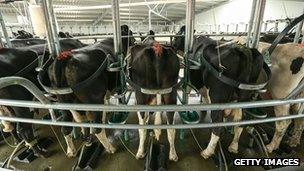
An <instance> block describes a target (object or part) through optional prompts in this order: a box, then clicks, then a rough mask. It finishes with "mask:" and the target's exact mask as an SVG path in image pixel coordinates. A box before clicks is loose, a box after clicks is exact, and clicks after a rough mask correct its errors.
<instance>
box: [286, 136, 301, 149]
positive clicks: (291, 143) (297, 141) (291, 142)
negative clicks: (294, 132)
mask: <svg viewBox="0 0 304 171" xmlns="http://www.w3.org/2000/svg"><path fill="white" fill-rule="evenodd" d="M288 144H289V146H290V147H296V146H298V145H299V144H300V137H291V139H290V140H289V143H288Z"/></svg>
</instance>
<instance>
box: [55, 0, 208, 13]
mask: <svg viewBox="0 0 304 171" xmlns="http://www.w3.org/2000/svg"><path fill="white" fill-rule="evenodd" d="M196 1H197V2H212V1H214V0H196ZM185 2H186V0H170V1H147V2H133V3H120V4H119V7H135V6H147V5H153V4H175V3H185ZM109 8H112V5H97V6H67V7H62V8H54V11H75V10H97V9H109Z"/></svg>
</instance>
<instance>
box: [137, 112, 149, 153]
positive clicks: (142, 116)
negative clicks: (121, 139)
mask: <svg viewBox="0 0 304 171" xmlns="http://www.w3.org/2000/svg"><path fill="white" fill-rule="evenodd" d="M137 116H138V121H139V125H145V124H147V122H148V121H149V112H137ZM138 133H139V146H138V150H137V153H136V158H137V159H140V158H143V157H145V141H146V137H147V129H139V130H138Z"/></svg>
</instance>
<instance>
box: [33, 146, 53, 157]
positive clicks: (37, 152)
mask: <svg viewBox="0 0 304 171" xmlns="http://www.w3.org/2000/svg"><path fill="white" fill-rule="evenodd" d="M33 151H34V153H35V155H37V156H38V157H41V158H44V159H46V158H48V157H50V156H51V153H49V152H48V151H46V150H44V149H42V148H40V147H38V146H33Z"/></svg>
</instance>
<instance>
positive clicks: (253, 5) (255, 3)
mask: <svg viewBox="0 0 304 171" xmlns="http://www.w3.org/2000/svg"><path fill="white" fill-rule="evenodd" d="M256 5H257V1H256V0H252V5H251V14H250V20H249V26H248V34H247V43H246V45H247V46H248V47H249V46H250V44H251V36H252V28H253V21H254V15H255V9H256Z"/></svg>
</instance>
